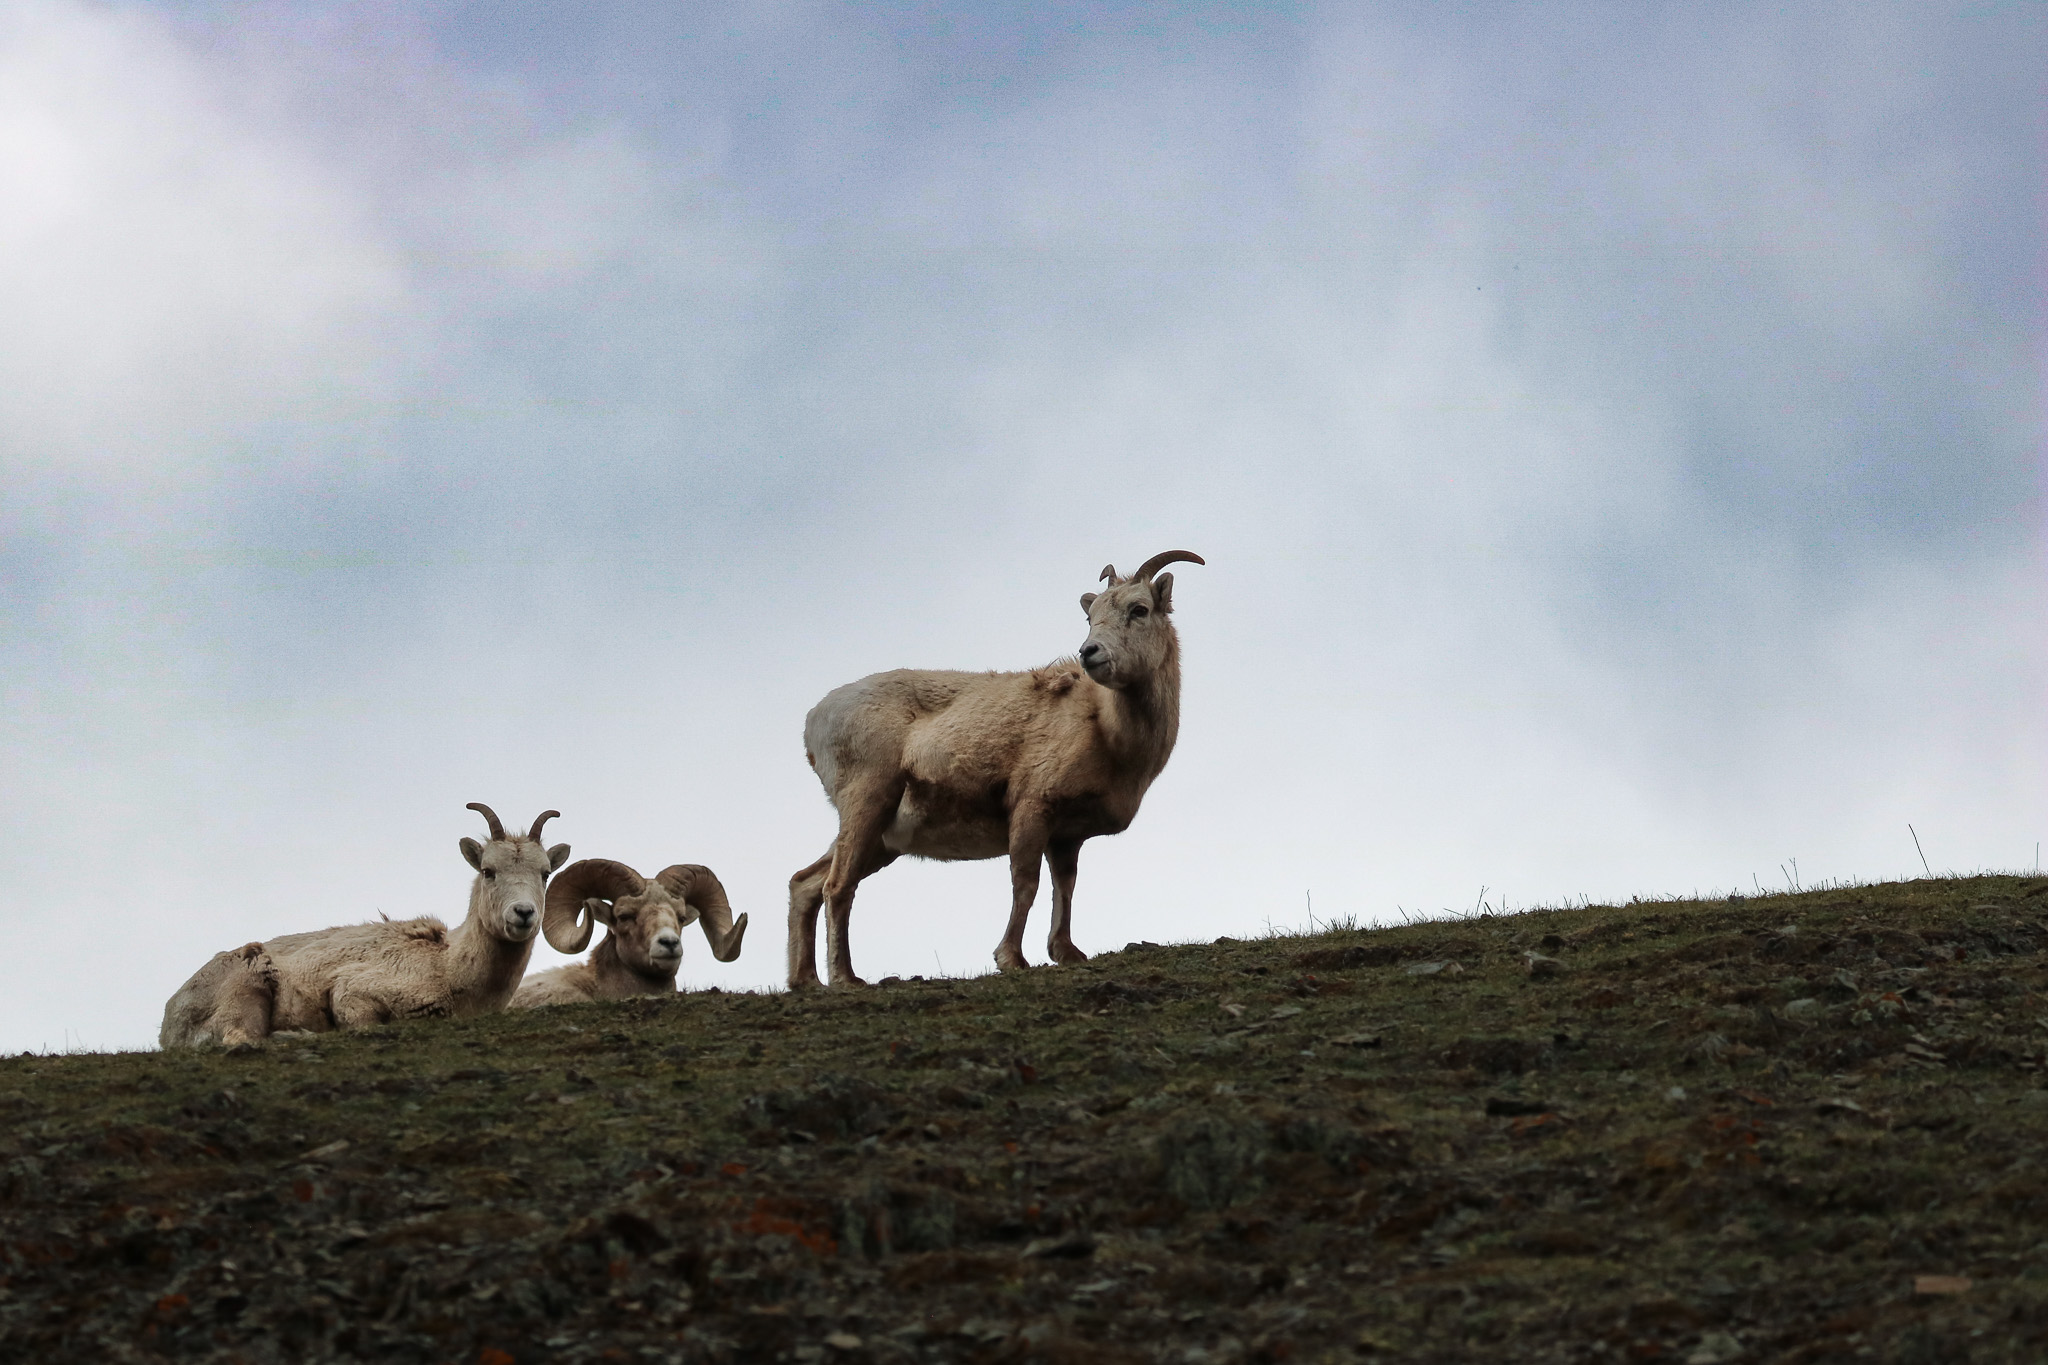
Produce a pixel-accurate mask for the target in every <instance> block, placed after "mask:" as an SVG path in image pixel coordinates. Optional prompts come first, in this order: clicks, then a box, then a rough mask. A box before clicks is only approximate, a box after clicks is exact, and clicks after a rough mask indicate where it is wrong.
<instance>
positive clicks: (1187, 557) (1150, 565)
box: [1131, 550, 1209, 579]
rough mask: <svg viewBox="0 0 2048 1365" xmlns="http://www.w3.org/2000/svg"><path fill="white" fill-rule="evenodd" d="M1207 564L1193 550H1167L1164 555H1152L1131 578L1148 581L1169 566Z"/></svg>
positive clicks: (1206, 561)
mask: <svg viewBox="0 0 2048 1365" xmlns="http://www.w3.org/2000/svg"><path fill="white" fill-rule="evenodd" d="M1208 562H1209V561H1208V560H1206V559H1204V558H1202V557H1201V556H1200V555H1198V554H1196V553H1195V552H1194V551H1193V550H1168V551H1166V552H1165V553H1164V554H1156V555H1153V556H1152V557H1151V558H1150V559H1148V560H1146V561H1145V562H1144V563H1143V564H1140V565H1139V566H1138V571H1137V572H1136V573H1135V574H1132V575H1131V577H1133V578H1144V579H1149V578H1151V577H1152V575H1153V574H1156V573H1158V572H1159V571H1160V570H1161V569H1163V568H1165V567H1166V566H1167V565H1169V564H1183V563H1185V564H1206V563H1208Z"/></svg>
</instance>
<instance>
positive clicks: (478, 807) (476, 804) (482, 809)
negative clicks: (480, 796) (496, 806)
mask: <svg viewBox="0 0 2048 1365" xmlns="http://www.w3.org/2000/svg"><path fill="white" fill-rule="evenodd" d="M468 809H470V810H473V811H475V812H476V813H477V814H479V815H481V816H483V818H484V819H485V821H486V822H488V823H489V825H490V827H491V838H493V839H502V838H504V837H505V827H504V826H503V825H501V824H499V823H498V813H497V812H496V811H494V810H492V809H491V808H490V807H489V806H486V805H485V804H484V803H483V802H481V801H472V802H470V803H469V806H468Z"/></svg>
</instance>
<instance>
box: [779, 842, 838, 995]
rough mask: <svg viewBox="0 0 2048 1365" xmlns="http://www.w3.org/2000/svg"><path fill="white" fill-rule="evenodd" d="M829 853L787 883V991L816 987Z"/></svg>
mask: <svg viewBox="0 0 2048 1365" xmlns="http://www.w3.org/2000/svg"><path fill="white" fill-rule="evenodd" d="M831 866H832V850H831V849H829V848H828V849H826V850H825V856H824V857H822V858H820V859H818V861H816V862H815V863H812V864H811V865H810V866H809V867H807V868H804V869H803V870H802V871H800V872H798V873H797V874H796V875H795V876H793V877H791V878H790V879H789V988H790V989H791V990H793V991H797V990H803V989H805V988H806V987H810V986H815V985H817V984H819V983H818V908H819V907H820V906H822V905H823V904H824V903H825V873H826V872H827V871H828V870H829V869H830V868H831Z"/></svg>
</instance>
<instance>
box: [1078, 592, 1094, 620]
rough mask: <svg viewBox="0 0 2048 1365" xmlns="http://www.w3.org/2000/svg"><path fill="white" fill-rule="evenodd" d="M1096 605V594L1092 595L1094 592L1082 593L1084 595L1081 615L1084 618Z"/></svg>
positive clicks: (1082, 596)
mask: <svg viewBox="0 0 2048 1365" xmlns="http://www.w3.org/2000/svg"><path fill="white" fill-rule="evenodd" d="M1094 605H1095V594H1094V593H1092V592H1084V593H1082V594H1081V614H1082V615H1083V616H1086V615H1087V614H1088V612H1089V610H1090V609H1091V608H1093V607H1094Z"/></svg>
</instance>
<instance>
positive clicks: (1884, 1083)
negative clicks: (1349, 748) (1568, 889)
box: [0, 877, 2048, 1365]
mask: <svg viewBox="0 0 2048 1365" xmlns="http://www.w3.org/2000/svg"><path fill="white" fill-rule="evenodd" d="M2044 893H2048V881H2043V880H2039V879H2024V878H2013V877H1978V878H1971V879H1947V880H1944V879H1936V880H1927V881H1918V882H1913V883H1910V884H1905V885H1890V886H1867V887H1855V888H1841V889H1835V890H1826V891H1817V892H1809V893H1805V894H1798V895H1789V894H1788V895H1772V896H1763V897H1757V898H1751V899H1743V900H1731V901H1727V902H1720V901H1715V902H1709V903H1700V902H1645V903H1639V904H1630V905H1626V906H1588V907H1584V908H1579V909H1567V910H1555V911H1538V912H1531V913H1527V914H1520V915H1513V916H1498V917H1482V918H1475V919H1468V920H1462V921H1456V922H1448V923H1440V922H1431V923H1420V924H1412V925H1406V926H1401V927H1396V928H1386V929H1374V930H1366V931H1356V930H1353V931H1341V932H1334V933H1327V934H1320V935H1316V936H1312V937H1303V938H1272V939H1265V940H1260V941H1254V942H1230V941H1227V940H1226V941H1220V942H1218V943H1216V944H1213V945H1191V946H1177V947H1153V946H1150V945H1136V946H1134V947H1132V948H1130V949H1127V950H1126V951H1124V952H1121V953H1114V954H1106V955H1103V956H1101V957H1098V958H1096V959H1095V960H1094V961H1093V962H1091V963H1089V964H1087V965H1086V966H1084V967H1078V968H1067V969H1043V970H1038V971H1033V972H1031V973H1029V974H1026V975H1021V976H1013V977H986V978H981V979H977V980H971V981H926V982H918V981H909V982H897V983H890V984H885V985H883V986H881V987H878V988H872V989H869V990H866V991H861V992H857V993H850V994H826V995H813V996H804V997H790V996H751V995H739V996H735V995H719V994H715V993H714V994H705V995H693V996H689V997H683V998H678V999H676V1000H672V1001H639V1002H633V1003H630V1004H624V1005H590V1006H577V1007H570V1008H561V1009H554V1010H543V1011H538V1012H534V1013H525V1014H515V1015H503V1016H498V1017H493V1018H489V1019H483V1020H477V1021H472V1022H468V1023H459V1024H446V1023H443V1024H434V1023H420V1024H413V1025H407V1026H403V1027H396V1028H390V1029H384V1030H377V1031H374V1032H370V1033H365V1034H358V1035H351V1036H346V1037H343V1036H337V1035H324V1036H321V1037H317V1038H296V1039H281V1040H276V1041H273V1042H272V1043H271V1044H270V1045H268V1046H267V1047H265V1048H263V1049H260V1050H251V1051H247V1052H243V1053H239V1054H236V1053H220V1052H214V1053H205V1054H190V1055H178V1056H164V1055H158V1054H153V1053H144V1054H120V1055H85V1056H47V1057H16V1058H11V1059H7V1060H4V1061H0V1118H4V1119H5V1121H6V1125H7V1128H6V1137H5V1139H4V1150H0V1359H6V1360H35V1361H88V1360H123V1361H129V1360H132V1361H154V1360H214V1361H248V1362H272V1361H275V1362H299V1361H324V1360H334V1359H340V1360H352V1359H360V1360H369V1361H380V1362H382V1361H422V1362H443V1361H446V1362H460V1363H461V1365H508V1362H518V1363H519V1365H526V1363H527V1362H539V1361H562V1362H572V1361H595V1360H626V1361H663V1360H687V1361H697V1360H732V1361H757V1360H758V1361H771V1360H791V1361H798V1362H806V1363H807V1365H808V1363H809V1362H821V1363H822V1362H841V1361H846V1362H852V1361H870V1360H871V1361H910V1360H937V1361H1015V1362H1024V1361H1031V1360H1043V1361H1048V1362H1061V1361H1092V1360H1102V1361H1112V1360H1148V1361H1149V1360H1159V1361H1188V1362H1199V1361H1218V1362H1221V1361H1239V1360H1257V1361H1281V1360H1299V1361H1311V1360H1344V1361H1353V1360H1359V1359H1373V1358H1380V1359H1389V1360H1432V1361H1485V1360H1504V1361H1508V1360H1511V1361H1553V1360H1554V1361H1641V1360H1664V1361H1690V1362H1695V1365H1712V1363H1713V1362H1734V1361H1760V1362H1761V1361H1784V1362H1792V1361H1823V1360H1837V1359H1839V1360H1844V1361H1849V1360H1859V1361H1860V1360H1878V1361H1899V1362H1908V1361H1919V1362H1937V1361H1940V1362H1947V1361H1961V1360H1971V1361H1979V1362H1985V1361H2037V1360H2041V1359H2048V1165H2044V1163H2043V1162H2042V1160H2041V1159H2040V1156H2039V1147H2040V1136H2041V1133H2042V1130H2043V1128H2044V1126H2048V1089H2044V1088H2043V1077H2044V1070H2043V1068H2044V1064H2048V1000H2044V993H2048V894H2044ZM1531 954H1535V955H1536V956H1535V957H1533V958H1532V957H1531V956H1530V955H1531Z"/></svg>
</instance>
